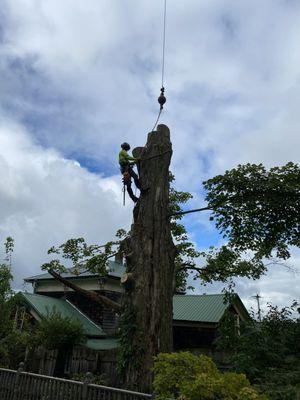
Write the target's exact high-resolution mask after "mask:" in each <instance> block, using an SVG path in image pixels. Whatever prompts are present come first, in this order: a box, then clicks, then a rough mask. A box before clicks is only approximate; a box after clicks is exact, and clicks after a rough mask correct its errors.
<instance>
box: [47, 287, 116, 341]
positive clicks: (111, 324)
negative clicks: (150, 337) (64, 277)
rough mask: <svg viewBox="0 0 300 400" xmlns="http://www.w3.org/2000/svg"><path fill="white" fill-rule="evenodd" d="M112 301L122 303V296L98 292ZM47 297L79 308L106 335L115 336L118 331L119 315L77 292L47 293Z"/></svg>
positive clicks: (108, 291)
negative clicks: (58, 299)
mask: <svg viewBox="0 0 300 400" xmlns="http://www.w3.org/2000/svg"><path fill="white" fill-rule="evenodd" d="M96 292H98V293H99V294H102V295H103V296H106V297H108V298H110V299H111V300H114V301H117V302H120V301H121V297H122V294H121V293H120V292H115V291H112V290H98V291H96ZM43 295H45V296H49V297H56V298H65V299H66V300H68V301H70V303H72V304H73V305H74V306H75V307H77V308H78V309H79V310H80V311H81V312H82V313H83V314H85V315H86V316H87V317H88V318H90V319H91V320H92V321H93V322H95V323H96V324H97V325H100V326H101V328H102V329H103V330H104V332H105V333H107V334H108V335H115V334H116V333H117V329H118V315H117V314H116V313H115V312H114V311H112V310H108V309H106V308H104V307H103V306H102V305H101V304H97V303H92V302H91V301H90V300H89V299H87V298H86V297H84V296H82V295H81V294H80V293H76V292H66V293H65V294H62V292H49V293H47V292H45V293H43Z"/></svg>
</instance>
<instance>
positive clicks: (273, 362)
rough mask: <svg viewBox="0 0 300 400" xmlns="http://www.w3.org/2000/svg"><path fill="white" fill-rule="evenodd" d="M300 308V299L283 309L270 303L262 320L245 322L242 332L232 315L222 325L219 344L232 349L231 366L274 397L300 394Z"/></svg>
mask: <svg viewBox="0 0 300 400" xmlns="http://www.w3.org/2000/svg"><path fill="white" fill-rule="evenodd" d="M298 307H299V304H298V303H297V302H294V303H293V304H292V305H291V307H284V308H282V309H279V308H278V307H277V306H272V305H269V306H268V312H267V314H266V315H265V316H264V318H263V319H262V321H261V322H257V321H255V319H254V318H253V319H252V320H250V321H248V322H246V323H244V324H242V325H241V335H237V334H236V330H235V329H232V327H233V326H234V321H233V320H231V319H230V317H229V318H226V319H224V320H223V322H222V324H220V326H219V332H220V338H219V340H218V343H217V346H218V348H219V349H221V350H225V351H229V352H231V356H229V360H228V362H229V365H230V366H231V367H232V369H233V370H234V371H235V372H238V373H244V374H246V376H247V378H249V380H250V382H251V383H252V384H253V385H255V387H258V388H259V389H260V390H262V391H263V392H265V393H266V394H268V396H269V397H270V398H271V399H272V400H294V399H296V398H297V396H299V394H300V341H299V337H300V318H299V317H298V318H297V317H294V315H295V316H296V315H297V314H296V312H297V311H298V312H299V308H298ZM230 327H231V328H230Z"/></svg>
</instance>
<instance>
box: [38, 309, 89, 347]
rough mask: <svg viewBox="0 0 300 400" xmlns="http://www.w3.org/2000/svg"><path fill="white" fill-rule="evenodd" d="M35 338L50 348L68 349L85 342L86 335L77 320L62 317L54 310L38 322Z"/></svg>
mask: <svg viewBox="0 0 300 400" xmlns="http://www.w3.org/2000/svg"><path fill="white" fill-rule="evenodd" d="M36 340H37V342H38V343H39V344H41V345H43V346H45V347H47V348H48V349H50V350H53V349H64V348H65V349H70V348H72V347H73V346H76V345H79V344H83V343H85V341H86V335H85V332H84V329H83V326H82V324H81V323H80V322H79V321H74V320H73V319H71V318H69V317H62V316H61V314H60V313H58V312H56V311H54V312H52V313H49V314H48V316H47V317H46V318H43V319H42V320H41V322H40V323H39V325H38V328H37V331H36Z"/></svg>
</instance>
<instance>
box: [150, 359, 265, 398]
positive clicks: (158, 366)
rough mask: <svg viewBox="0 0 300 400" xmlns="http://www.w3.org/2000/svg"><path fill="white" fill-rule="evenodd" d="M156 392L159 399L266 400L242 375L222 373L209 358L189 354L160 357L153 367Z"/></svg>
mask: <svg viewBox="0 0 300 400" xmlns="http://www.w3.org/2000/svg"><path fill="white" fill-rule="evenodd" d="M153 370H154V383H153V386H154V390H155V392H156V394H157V396H158V398H159V399H161V400H162V399H180V400H266V399H267V397H265V396H263V395H260V394H259V393H257V392H256V391H255V390H254V389H253V388H251V386H250V383H249V381H248V380H247V379H246V376H245V375H243V374H236V373H234V372H228V373H224V374H223V373H221V372H219V371H218V369H217V367H216V365H215V364H214V362H213V361H212V360H211V359H210V358H209V357H207V356H204V355H200V356H196V355H194V354H191V353H189V352H180V353H171V354H165V353H161V354H159V355H158V356H157V357H156V359H155V364H154V369H153Z"/></svg>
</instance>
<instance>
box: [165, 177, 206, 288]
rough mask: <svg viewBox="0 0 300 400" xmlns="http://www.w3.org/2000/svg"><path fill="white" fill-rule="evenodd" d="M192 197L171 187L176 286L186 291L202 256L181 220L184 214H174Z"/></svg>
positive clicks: (172, 180) (172, 179)
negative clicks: (197, 262) (191, 273)
mask: <svg viewBox="0 0 300 400" xmlns="http://www.w3.org/2000/svg"><path fill="white" fill-rule="evenodd" d="M174 181H175V178H174V176H173V175H172V174H170V182H174ZM192 198H193V196H192V195H191V194H190V193H188V192H180V191H177V190H175V189H174V187H170V195H169V213H170V215H173V216H172V218H171V220H170V226H171V232H172V236H173V239H174V241H175V247H176V256H175V281H176V282H175V287H176V291H177V292H185V291H186V289H187V287H186V285H187V278H188V276H189V271H191V270H193V269H195V268H196V261H195V260H196V259H197V258H198V257H199V256H200V253H199V252H198V251H197V250H196V249H195V246H194V244H193V243H192V242H190V240H189V237H188V234H187V230H186V228H185V226H184V225H183V224H181V223H180V222H179V221H180V220H181V219H182V218H183V217H182V215H175V216H174V214H175V213H178V212H181V211H183V209H182V206H183V205H184V204H186V203H187V202H188V201H189V200H190V199H192ZM189 289H192V288H189Z"/></svg>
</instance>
